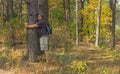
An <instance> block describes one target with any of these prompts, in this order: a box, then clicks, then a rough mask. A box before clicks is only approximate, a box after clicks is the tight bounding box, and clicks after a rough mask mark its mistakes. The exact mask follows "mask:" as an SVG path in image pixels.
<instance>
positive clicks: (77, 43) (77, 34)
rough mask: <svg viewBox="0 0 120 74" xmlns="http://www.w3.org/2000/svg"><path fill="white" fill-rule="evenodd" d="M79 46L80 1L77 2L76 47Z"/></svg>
mask: <svg viewBox="0 0 120 74" xmlns="http://www.w3.org/2000/svg"><path fill="white" fill-rule="evenodd" d="M78 45H79V27H78V0H76V46H78Z"/></svg>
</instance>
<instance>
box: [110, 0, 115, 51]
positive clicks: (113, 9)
mask: <svg viewBox="0 0 120 74" xmlns="http://www.w3.org/2000/svg"><path fill="white" fill-rule="evenodd" d="M111 1H112V2H110V3H111V4H110V5H111V8H112V28H111V31H112V37H111V49H112V50H113V49H115V18H116V17H115V15H116V0H111Z"/></svg>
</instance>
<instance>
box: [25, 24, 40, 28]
mask: <svg viewBox="0 0 120 74" xmlns="http://www.w3.org/2000/svg"><path fill="white" fill-rule="evenodd" d="M25 26H26V28H29V29H33V28H37V27H39V26H38V25H37V24H31V25H25Z"/></svg>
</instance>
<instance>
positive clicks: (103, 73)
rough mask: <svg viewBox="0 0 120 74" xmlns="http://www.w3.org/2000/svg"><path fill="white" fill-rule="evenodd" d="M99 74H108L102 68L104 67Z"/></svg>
mask: <svg viewBox="0 0 120 74" xmlns="http://www.w3.org/2000/svg"><path fill="white" fill-rule="evenodd" d="M100 74H108V72H107V70H106V69H105V68H104V66H103V67H102V70H101V73H100Z"/></svg>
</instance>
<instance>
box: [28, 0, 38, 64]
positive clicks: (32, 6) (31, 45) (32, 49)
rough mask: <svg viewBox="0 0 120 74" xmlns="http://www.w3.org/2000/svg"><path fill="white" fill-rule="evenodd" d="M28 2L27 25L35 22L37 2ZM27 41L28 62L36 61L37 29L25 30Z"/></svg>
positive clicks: (32, 0) (29, 0)
mask: <svg viewBox="0 0 120 74" xmlns="http://www.w3.org/2000/svg"><path fill="white" fill-rule="evenodd" d="M27 1H28V5H27V6H28V24H29V25H30V24H35V23H36V22H37V16H36V15H37V12H38V11H37V10H38V7H37V5H38V0H27ZM27 36H28V37H27V39H28V43H27V44H28V59H29V61H30V62H35V61H37V56H38V55H39V54H40V47H39V39H38V35H37V29H36V28H35V29H28V30H27Z"/></svg>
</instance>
